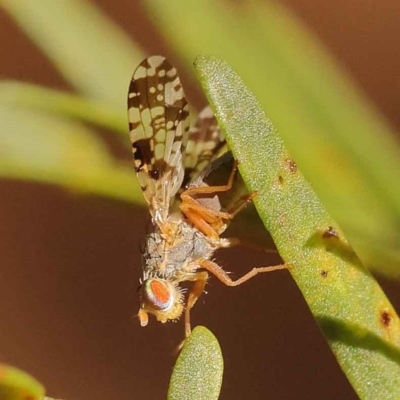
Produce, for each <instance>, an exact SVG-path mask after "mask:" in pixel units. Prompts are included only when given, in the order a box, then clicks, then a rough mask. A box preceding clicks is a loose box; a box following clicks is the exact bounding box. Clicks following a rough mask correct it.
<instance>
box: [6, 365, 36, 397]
mask: <svg viewBox="0 0 400 400" xmlns="http://www.w3.org/2000/svg"><path fill="white" fill-rule="evenodd" d="M43 396H44V387H43V386H42V385H41V384H40V383H39V382H38V381H37V380H36V379H34V378H32V377H31V376H30V375H28V374H27V373H25V372H22V371H20V370H19V369H16V368H13V367H10V366H8V365H5V364H0V399H1V400H27V399H29V400H41V399H42V398H43Z"/></svg>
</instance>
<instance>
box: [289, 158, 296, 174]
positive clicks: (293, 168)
mask: <svg viewBox="0 0 400 400" xmlns="http://www.w3.org/2000/svg"><path fill="white" fill-rule="evenodd" d="M286 165H287V166H288V167H289V170H290V172H291V173H292V174H295V173H296V172H297V164H296V163H295V161H294V160H292V159H291V158H287V159H286Z"/></svg>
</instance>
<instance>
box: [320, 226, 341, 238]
mask: <svg viewBox="0 0 400 400" xmlns="http://www.w3.org/2000/svg"><path fill="white" fill-rule="evenodd" d="M322 237H323V238H324V239H330V238H332V237H334V238H338V237H339V234H338V233H337V232H336V230H335V229H334V228H333V226H328V229H327V230H326V231H325V232H324V233H323V234H322Z"/></svg>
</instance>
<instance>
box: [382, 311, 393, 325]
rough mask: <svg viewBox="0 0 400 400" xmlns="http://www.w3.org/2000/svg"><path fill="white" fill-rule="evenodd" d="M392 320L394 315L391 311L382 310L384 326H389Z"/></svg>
mask: <svg viewBox="0 0 400 400" xmlns="http://www.w3.org/2000/svg"><path fill="white" fill-rule="evenodd" d="M391 322H392V316H391V315H390V313H389V311H382V312H381V323H382V325H383V326H384V327H388V326H389V325H390V323H391Z"/></svg>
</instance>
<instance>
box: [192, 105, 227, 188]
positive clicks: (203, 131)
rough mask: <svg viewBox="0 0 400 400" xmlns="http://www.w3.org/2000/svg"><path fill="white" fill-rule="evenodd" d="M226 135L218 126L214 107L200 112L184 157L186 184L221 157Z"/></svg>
mask: <svg viewBox="0 0 400 400" xmlns="http://www.w3.org/2000/svg"><path fill="white" fill-rule="evenodd" d="M225 147H227V146H226V141H225V137H224V135H223V133H222V131H221V129H220V128H219V126H218V122H217V120H216V118H215V116H214V112H213V111H212V109H211V108H210V107H209V106H207V107H205V108H204V109H203V110H202V111H201V112H200V113H199V116H198V118H197V121H196V124H195V126H194V127H193V128H191V129H190V133H189V139H188V143H187V146H186V152H185V157H184V166H185V178H184V185H185V186H186V185H187V184H190V182H193V181H194V180H195V179H196V178H197V177H199V176H200V175H201V173H202V172H203V171H204V170H205V168H207V166H208V165H210V164H211V162H212V161H213V160H214V159H216V158H217V157H219V156H220V155H221V153H223V150H227V148H226V149H225Z"/></svg>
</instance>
